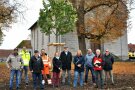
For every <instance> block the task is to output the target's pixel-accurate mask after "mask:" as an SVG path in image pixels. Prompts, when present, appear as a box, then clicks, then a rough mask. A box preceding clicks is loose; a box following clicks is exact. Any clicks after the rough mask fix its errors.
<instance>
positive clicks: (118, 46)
mask: <svg viewBox="0 0 135 90" xmlns="http://www.w3.org/2000/svg"><path fill="white" fill-rule="evenodd" d="M105 49H109V50H110V52H111V53H113V54H115V55H116V56H119V57H120V59H122V60H126V59H128V44H127V34H125V35H124V36H122V37H120V38H119V39H118V40H115V41H113V42H110V43H105V44H104V50H105Z"/></svg>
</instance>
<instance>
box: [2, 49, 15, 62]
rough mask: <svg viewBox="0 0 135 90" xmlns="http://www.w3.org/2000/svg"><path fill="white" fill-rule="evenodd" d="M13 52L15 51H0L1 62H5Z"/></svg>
mask: <svg viewBox="0 0 135 90" xmlns="http://www.w3.org/2000/svg"><path fill="white" fill-rule="evenodd" d="M12 52H13V50H5V49H0V62H5V61H6V59H7V57H8V56H9V55H10V54H11V53H12Z"/></svg>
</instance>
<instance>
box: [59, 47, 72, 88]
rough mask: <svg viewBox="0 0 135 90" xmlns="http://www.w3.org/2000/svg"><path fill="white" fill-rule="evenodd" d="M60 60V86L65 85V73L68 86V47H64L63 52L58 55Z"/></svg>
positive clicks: (69, 73) (69, 53)
mask: <svg viewBox="0 0 135 90" xmlns="http://www.w3.org/2000/svg"><path fill="white" fill-rule="evenodd" d="M60 60H61V63H62V84H63V85H64V84H65V82H66V81H65V78H66V73H67V74H68V84H69V85H70V80H71V62H72V53H71V52H69V51H68V47H64V51H62V52H61V54H60Z"/></svg>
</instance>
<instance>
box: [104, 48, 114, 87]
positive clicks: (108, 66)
mask: <svg viewBox="0 0 135 90" xmlns="http://www.w3.org/2000/svg"><path fill="white" fill-rule="evenodd" d="M103 59H104V67H103V69H104V73H105V75H104V79H105V84H107V83H108V80H107V79H108V76H110V78H111V83H112V85H114V80H113V73H112V69H113V63H114V57H113V56H112V55H111V54H110V52H109V50H108V49H106V51H105V54H104V55H103Z"/></svg>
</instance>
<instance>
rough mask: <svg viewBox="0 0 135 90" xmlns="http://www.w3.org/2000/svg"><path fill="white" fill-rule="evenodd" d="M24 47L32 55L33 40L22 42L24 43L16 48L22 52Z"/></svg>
mask: <svg viewBox="0 0 135 90" xmlns="http://www.w3.org/2000/svg"><path fill="white" fill-rule="evenodd" d="M24 46H25V47H26V48H27V50H28V51H29V52H30V54H31V52H32V46H31V40H22V42H21V43H19V44H18V45H17V47H16V48H18V51H20V50H22V48H23V47H24Z"/></svg>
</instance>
